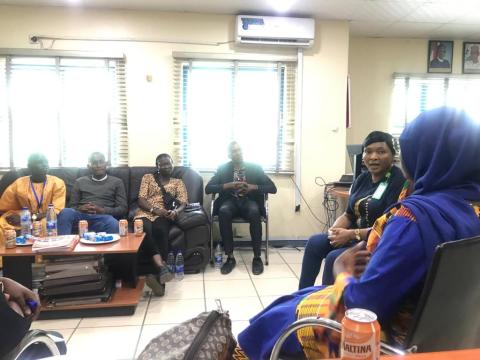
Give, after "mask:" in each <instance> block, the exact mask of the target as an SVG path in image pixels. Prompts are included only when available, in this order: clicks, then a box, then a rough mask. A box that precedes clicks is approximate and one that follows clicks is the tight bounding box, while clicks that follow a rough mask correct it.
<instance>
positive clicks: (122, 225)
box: [118, 219, 143, 236]
mask: <svg viewBox="0 0 480 360" xmlns="http://www.w3.org/2000/svg"><path fill="white" fill-rule="evenodd" d="M142 232H143V222H142ZM118 233H119V234H120V236H127V235H128V221H127V220H125V219H122V220H120V221H119V222H118Z"/></svg>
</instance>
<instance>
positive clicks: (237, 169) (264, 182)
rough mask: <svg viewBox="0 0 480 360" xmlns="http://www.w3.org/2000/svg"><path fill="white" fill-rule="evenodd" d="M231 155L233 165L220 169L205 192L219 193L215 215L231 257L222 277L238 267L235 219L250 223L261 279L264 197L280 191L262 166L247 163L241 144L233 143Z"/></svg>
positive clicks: (255, 270) (255, 265) (256, 270)
mask: <svg viewBox="0 0 480 360" xmlns="http://www.w3.org/2000/svg"><path fill="white" fill-rule="evenodd" d="M228 151H229V157H230V159H231V160H232V161H230V162H228V163H226V164H224V165H222V166H220V167H219V168H218V170H217V172H216V173H215V175H214V176H213V177H212V178H211V179H210V181H209V182H208V184H207V186H206V188H205V192H206V193H207V194H211V193H219V197H218V199H217V200H215V204H214V210H213V212H214V214H218V219H219V223H220V234H221V236H222V240H223V246H224V248H225V254H226V255H227V261H226V262H225V264H223V266H222V269H221V273H222V274H228V273H230V272H231V271H232V270H233V268H234V267H235V265H236V261H235V257H234V256H233V232H232V219H233V218H234V217H236V216H240V217H242V218H244V219H245V220H246V221H248V222H249V223H250V236H251V238H252V244H253V255H254V257H253V261H252V273H253V274H254V275H259V274H261V273H262V272H263V262H262V259H261V257H260V254H261V243H262V224H261V222H260V217H261V215H262V214H264V213H265V206H264V194H267V193H271V194H275V193H276V192H277V188H276V187H275V184H274V183H273V182H272V180H270V178H269V177H268V176H267V175H265V173H264V172H263V170H262V168H261V167H260V166H258V165H254V164H250V163H245V162H244V161H243V156H242V149H241V147H240V145H239V144H238V143H237V142H235V141H234V142H232V143H230V145H229V147H228Z"/></svg>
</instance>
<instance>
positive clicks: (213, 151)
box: [173, 59, 296, 173]
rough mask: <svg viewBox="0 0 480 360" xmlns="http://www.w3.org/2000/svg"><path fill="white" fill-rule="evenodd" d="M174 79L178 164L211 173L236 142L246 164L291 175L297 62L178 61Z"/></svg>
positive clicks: (175, 152) (224, 158)
mask: <svg viewBox="0 0 480 360" xmlns="http://www.w3.org/2000/svg"><path fill="white" fill-rule="evenodd" d="M173 78H174V116H173V128H174V141H173V145H174V151H173V156H174V159H175V161H176V163H178V164H182V165H185V166H193V167H196V168H198V169H200V170H213V169H215V168H216V167H217V166H218V165H220V164H221V163H223V162H225V161H227V160H228V159H227V155H228V154H227V145H228V143H229V142H230V141H232V140H236V141H238V142H239V143H240V144H241V145H242V148H243V153H244V158H245V161H250V162H255V163H258V164H260V165H262V166H263V168H264V169H265V170H268V171H273V172H279V173H280V172H293V169H294V145H295V141H294V138H295V134H294V128H295V84H296V63H294V62H268V61H247V60H245V61H244V60H242V61H239V60H233V61H232V60H228V61H226V60H195V59H174V74H173ZM260 146H261V149H262V150H261V151H259V147H260Z"/></svg>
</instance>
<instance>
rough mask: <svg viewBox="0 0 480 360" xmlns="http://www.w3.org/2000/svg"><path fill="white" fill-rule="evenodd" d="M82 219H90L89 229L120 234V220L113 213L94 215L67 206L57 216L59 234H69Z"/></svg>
mask: <svg viewBox="0 0 480 360" xmlns="http://www.w3.org/2000/svg"><path fill="white" fill-rule="evenodd" d="M80 220H87V221H88V231H94V232H106V233H108V234H118V220H117V219H115V218H114V217H113V216H112V215H106V214H102V215H92V214H85V213H82V212H80V211H77V210H75V209H71V208H65V209H63V210H62V211H60V214H58V217H57V227H58V234H59V235H69V234H71V233H72V231H73V228H74V227H76V226H77V225H78V222H79V221H80Z"/></svg>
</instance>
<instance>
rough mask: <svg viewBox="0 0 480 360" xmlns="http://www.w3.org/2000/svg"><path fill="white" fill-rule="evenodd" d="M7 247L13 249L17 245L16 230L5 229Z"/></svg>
mask: <svg viewBox="0 0 480 360" xmlns="http://www.w3.org/2000/svg"><path fill="white" fill-rule="evenodd" d="M4 235H5V248H6V249H12V248H14V247H16V246H17V233H16V232H15V230H5V231H4Z"/></svg>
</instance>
